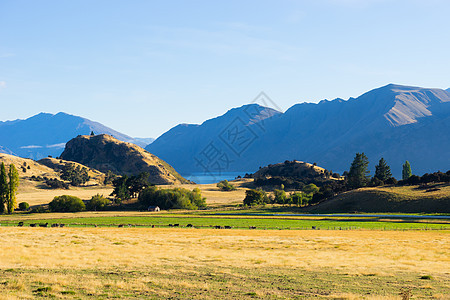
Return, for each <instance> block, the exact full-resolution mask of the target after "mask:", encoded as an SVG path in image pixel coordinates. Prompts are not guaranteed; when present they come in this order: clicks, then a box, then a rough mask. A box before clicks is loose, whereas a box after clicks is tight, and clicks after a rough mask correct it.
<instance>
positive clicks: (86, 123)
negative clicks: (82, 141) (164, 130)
mask: <svg viewBox="0 0 450 300" xmlns="http://www.w3.org/2000/svg"><path fill="white" fill-rule="evenodd" d="M91 131H93V132H94V133H97V134H101V133H105V134H110V135H113V136H115V137H116V138H117V139H119V140H122V141H125V142H132V143H136V144H137V145H140V146H143V147H145V146H146V145H148V143H151V142H152V139H139V138H136V139H135V138H132V137H130V136H128V135H125V134H123V133H120V132H118V131H115V130H113V129H111V128H109V127H106V126H104V125H102V124H100V123H98V122H94V121H91V120H88V119H86V118H82V117H78V116H73V115H69V114H66V113H58V114H55V115H53V114H48V113H40V114H38V115H35V116H33V117H30V118H28V119H26V120H15V121H6V122H0V152H4V153H8V154H14V155H17V156H20V157H27V158H31V159H35V160H38V159H41V158H43V157H47V156H48V155H51V156H55V157H56V156H59V155H60V154H61V152H62V151H63V150H64V146H65V144H66V142H67V141H69V140H70V139H72V138H73V137H75V136H78V135H83V134H90V133H91Z"/></svg>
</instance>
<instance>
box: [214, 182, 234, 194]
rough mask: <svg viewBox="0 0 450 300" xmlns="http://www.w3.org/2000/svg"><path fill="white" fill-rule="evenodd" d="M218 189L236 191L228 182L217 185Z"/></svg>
mask: <svg viewBox="0 0 450 300" xmlns="http://www.w3.org/2000/svg"><path fill="white" fill-rule="evenodd" d="M217 187H218V188H219V189H220V190H222V191H227V192H228V191H234V190H235V189H236V187H235V186H234V185H232V184H231V183H229V182H228V180H222V181H221V182H219V183H218V184H217Z"/></svg>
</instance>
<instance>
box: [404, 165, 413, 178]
mask: <svg viewBox="0 0 450 300" xmlns="http://www.w3.org/2000/svg"><path fill="white" fill-rule="evenodd" d="M411 176H412V171H411V165H410V164H409V161H405V163H404V164H403V170H402V179H403V180H407V179H408V178H409V177H411Z"/></svg>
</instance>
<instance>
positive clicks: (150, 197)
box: [138, 186, 206, 209]
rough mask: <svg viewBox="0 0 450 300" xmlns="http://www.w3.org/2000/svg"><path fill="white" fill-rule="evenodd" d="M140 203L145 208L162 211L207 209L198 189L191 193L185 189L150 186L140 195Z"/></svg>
mask: <svg viewBox="0 0 450 300" xmlns="http://www.w3.org/2000/svg"><path fill="white" fill-rule="evenodd" d="M138 202H139V203H140V204H141V205H142V206H143V208H147V207H148V206H159V207H160V208H161V209H172V208H183V209H198V208H204V207H206V202H205V198H203V197H202V195H201V192H200V189H198V188H195V189H193V190H192V191H189V190H187V189H183V188H174V189H161V188H157V187H155V186H149V187H147V188H145V189H144V190H142V192H140V193H139V197H138Z"/></svg>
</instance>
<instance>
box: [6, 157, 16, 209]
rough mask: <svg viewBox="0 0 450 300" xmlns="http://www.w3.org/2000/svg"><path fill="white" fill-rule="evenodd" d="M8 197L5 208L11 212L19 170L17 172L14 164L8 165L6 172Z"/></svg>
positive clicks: (14, 204)
mask: <svg viewBox="0 0 450 300" xmlns="http://www.w3.org/2000/svg"><path fill="white" fill-rule="evenodd" d="M8 179H9V182H8V197H7V200H6V209H7V210H8V214H12V213H13V211H14V208H15V207H16V192H17V188H18V187H19V172H17V169H16V167H15V166H14V164H10V165H9V172H8Z"/></svg>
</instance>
